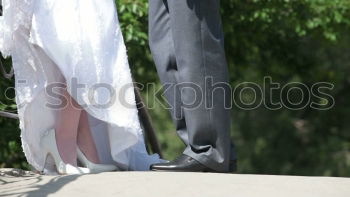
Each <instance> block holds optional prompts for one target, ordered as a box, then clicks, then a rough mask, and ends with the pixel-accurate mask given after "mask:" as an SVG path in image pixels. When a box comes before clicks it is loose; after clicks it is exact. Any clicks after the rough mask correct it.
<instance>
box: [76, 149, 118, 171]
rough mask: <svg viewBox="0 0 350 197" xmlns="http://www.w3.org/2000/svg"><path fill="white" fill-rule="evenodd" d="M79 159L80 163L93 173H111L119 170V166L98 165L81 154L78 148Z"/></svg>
mask: <svg viewBox="0 0 350 197" xmlns="http://www.w3.org/2000/svg"><path fill="white" fill-rule="evenodd" d="M77 153H78V159H79V161H80V162H81V163H82V164H83V165H84V166H85V167H87V168H88V169H89V170H90V171H91V173H101V172H111V171H116V170H118V168H117V166H114V165H109V164H96V163H93V162H91V161H89V160H88V159H87V158H86V156H85V155H84V153H83V152H81V150H80V148H79V147H78V148H77Z"/></svg>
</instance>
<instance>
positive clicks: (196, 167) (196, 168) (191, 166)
mask: <svg viewBox="0 0 350 197" xmlns="http://www.w3.org/2000/svg"><path fill="white" fill-rule="evenodd" d="M151 170H153V171H170V172H216V171H215V170H212V169H210V168H208V167H206V166H205V165H203V164H201V163H199V162H198V161H196V160H195V159H193V158H192V157H189V156H187V155H184V154H183V155H181V156H180V157H178V158H177V159H175V160H174V161H171V162H168V163H158V164H153V165H151Z"/></svg>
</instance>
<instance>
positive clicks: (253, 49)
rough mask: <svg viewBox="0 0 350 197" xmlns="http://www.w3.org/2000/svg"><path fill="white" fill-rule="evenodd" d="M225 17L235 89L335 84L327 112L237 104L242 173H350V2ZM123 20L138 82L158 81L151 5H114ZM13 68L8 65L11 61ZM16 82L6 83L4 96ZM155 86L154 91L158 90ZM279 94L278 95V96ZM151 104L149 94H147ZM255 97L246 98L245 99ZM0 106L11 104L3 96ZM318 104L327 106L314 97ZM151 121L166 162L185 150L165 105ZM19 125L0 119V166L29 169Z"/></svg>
mask: <svg viewBox="0 0 350 197" xmlns="http://www.w3.org/2000/svg"><path fill="white" fill-rule="evenodd" d="M221 3H222V19H223V25H224V30H225V36H226V37H225V48H226V53H227V59H228V63H229V69H230V76H231V77H230V81H231V84H232V85H233V86H236V85H237V84H239V83H241V82H245V81H250V82H255V83H257V84H259V85H261V86H262V83H263V79H264V77H265V76H270V77H271V78H272V80H273V81H274V82H278V83H280V84H281V86H283V85H284V84H287V83H289V82H292V81H297V82H302V83H304V84H306V85H307V86H308V87H311V86H312V84H314V83H316V82H330V83H332V84H334V89H333V90H331V91H329V92H328V93H329V94H331V95H332V96H333V97H334V99H335V106H334V107H333V108H332V109H330V110H325V111H319V110H314V109H311V108H304V109H302V110H297V111H293V110H288V109H285V108H282V109H279V110H273V111H272V110H268V109H266V108H264V107H259V108H257V109H255V110H241V109H239V108H237V107H234V109H233V110H232V113H233V122H232V137H233V139H234V140H235V143H236V148H237V151H238V156H239V172H241V173H263V174H292V175H327V176H350V143H349V142H350V132H349V129H350V122H349V121H348V120H347V118H349V117H350V99H349V98H350V92H349V91H348V90H349V89H350V78H349V77H348V73H349V71H350V70H349V69H350V65H349V64H350V54H349V51H350V38H349V35H350V29H349V28H350V1H348V0H332V1H330V0H249V1H240V0H225V1H221ZM117 7H118V10H119V19H120V21H121V24H122V30H123V34H124V37H125V42H126V44H127V48H128V55H129V59H130V66H131V69H132V72H133V75H134V77H135V79H136V81H138V82H141V83H147V82H157V86H159V82H158V77H157V74H156V71H155V67H154V63H153V61H152V58H151V54H150V51H149V48H148V38H147V28H148V27H147V9H148V1H147V0H138V1H133V0H119V1H117ZM7 63H9V62H7ZM9 85H12V84H11V82H8V81H6V80H1V84H0V92H1V93H3V92H4V89H5V87H7V86H9ZM155 88H157V87H155ZM278 93H279V92H277V94H276V95H274V96H273V99H274V100H278V99H279V94H278ZM143 94H144V97H145V99H146V101H152V100H153V97H154V96H153V95H152V91H151V90H149V91H148V92H146V91H144V92H143ZM245 97H246V98H248V99H249V98H250V96H249V95H245ZM0 101H2V102H3V103H5V104H6V105H4V104H0V108H1V109H3V108H6V109H9V106H10V105H12V104H13V100H10V101H9V100H7V99H5V98H4V97H3V96H2V95H0ZM313 101H314V102H324V101H322V100H319V99H317V98H316V99H313ZM151 113H152V117H153V120H154V123H155V126H156V128H157V131H158V135H159V138H160V140H161V145H162V148H163V150H164V152H165V156H166V158H167V159H173V158H175V157H176V156H177V155H178V154H180V153H181V151H182V149H183V145H182V144H181V142H180V141H179V140H178V138H177V136H176V134H175V131H174V130H175V129H174V126H173V125H172V123H171V120H170V116H169V114H168V112H167V111H166V110H165V109H163V108H162V107H161V106H160V105H156V106H155V107H154V108H153V109H152V110H151ZM17 124H18V123H17V122H16V121H10V120H7V119H4V118H0V136H1V137H0V167H10V166H19V167H24V166H25V165H24V164H23V163H24V157H23V155H22V154H20V153H21V151H20V147H19V144H20V141H19V130H18V129H17V127H18V126H17Z"/></svg>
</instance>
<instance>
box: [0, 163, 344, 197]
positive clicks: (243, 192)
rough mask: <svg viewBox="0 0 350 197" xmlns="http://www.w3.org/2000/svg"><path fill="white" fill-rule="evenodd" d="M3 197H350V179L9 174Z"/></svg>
mask: <svg viewBox="0 0 350 197" xmlns="http://www.w3.org/2000/svg"><path fill="white" fill-rule="evenodd" d="M0 196H30V197H41V196H59V197H60V196H62V197H66V196H84V197H89V196H91V197H96V196H97V197H99V196H100V197H106V196H114V197H116V196H117V197H142V196H145V197H150V196H152V197H165V196H181V197H229V196H236V197H265V196H266V197H349V196H350V179H349V178H332V177H298V176H271V175H240V174H209V173H168V172H158V173H156V172H109V173H101V174H92V175H83V176H41V175H36V174H34V173H28V172H23V171H19V172H13V170H10V169H3V170H1V173H0Z"/></svg>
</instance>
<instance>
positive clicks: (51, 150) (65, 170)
mask: <svg viewBox="0 0 350 197" xmlns="http://www.w3.org/2000/svg"><path fill="white" fill-rule="evenodd" d="M41 147H42V148H43V149H44V150H45V151H46V153H47V156H46V157H48V156H49V155H50V156H52V158H53V160H54V165H55V166H56V170H57V172H58V173H59V174H62V175H66V174H68V175H72V174H87V173H90V170H89V169H88V168H80V167H76V166H73V165H71V164H69V163H66V162H64V161H63V160H62V158H61V155H60V153H59V151H58V148H57V143H56V131H55V130H54V129H52V130H49V131H47V132H46V133H45V134H44V136H42V138H41Z"/></svg>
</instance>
